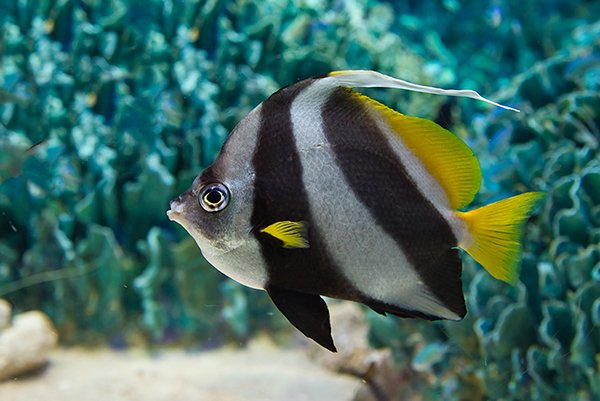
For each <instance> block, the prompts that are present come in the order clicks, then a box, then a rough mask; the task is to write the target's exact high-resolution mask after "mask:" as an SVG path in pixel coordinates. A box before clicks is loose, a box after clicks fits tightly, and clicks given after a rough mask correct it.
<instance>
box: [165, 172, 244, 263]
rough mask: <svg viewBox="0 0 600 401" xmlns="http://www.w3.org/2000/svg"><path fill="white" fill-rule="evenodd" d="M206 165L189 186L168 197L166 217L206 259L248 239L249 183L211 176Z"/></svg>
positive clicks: (227, 250)
mask: <svg viewBox="0 0 600 401" xmlns="http://www.w3.org/2000/svg"><path fill="white" fill-rule="evenodd" d="M213 172H214V170H213V169H212V168H209V169H207V170H205V171H204V172H203V173H201V174H200V175H198V176H197V177H196V179H195V180H194V182H193V183H192V185H191V187H190V188H189V189H188V190H187V191H185V192H184V193H182V194H181V195H179V196H178V197H176V198H175V199H173V200H171V202H170V204H169V206H170V209H169V210H168V211H167V216H168V217H169V219H170V220H171V221H174V222H176V223H178V224H180V225H181V226H182V227H183V228H184V229H185V230H186V231H187V232H188V233H189V234H190V235H191V236H192V237H193V238H194V240H195V241H196V243H197V244H198V246H199V248H200V250H201V251H202V253H203V254H204V256H205V257H207V259H209V258H211V257H213V258H214V257H218V256H220V255H222V254H224V253H227V252H230V251H232V250H234V249H235V248H237V247H239V246H241V245H242V244H243V243H244V241H247V240H249V239H250V238H249V237H250V234H251V233H250V231H251V230H250V227H249V225H248V224H247V223H245V222H246V221H248V218H247V215H248V213H250V212H251V210H252V207H251V203H250V201H249V198H250V196H249V195H250V194H249V193H248V192H249V188H250V187H251V185H249V184H251V183H249V182H245V180H244V179H241V180H240V179H237V180H227V179H224V177H223V178H221V177H215V176H214V175H213Z"/></svg>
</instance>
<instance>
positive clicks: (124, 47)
mask: <svg viewBox="0 0 600 401" xmlns="http://www.w3.org/2000/svg"><path fill="white" fill-rule="evenodd" d="M542 3H543V5H540V3H539V2H538V3H534V2H530V1H526V2H522V1H517V0H506V1H504V2H497V4H496V2H494V4H493V5H490V4H488V3H486V2H475V1H466V2H457V1H443V2H437V1H433V0H431V1H422V2H384V1H381V2H379V1H375V0H348V1H329V2H319V1H308V0H307V1H291V0H290V1H275V0H272V1H251V0H240V1H185V2H183V1H171V0H166V1H156V0H154V1H140V0H129V1H125V0H112V1H109V2H100V1H92V0H90V1H79V2H75V1H48V0H45V1H37V2H34V1H4V2H2V4H1V5H0V28H1V29H0V32H1V36H0V49H2V51H1V52H0V54H1V61H0V296H3V297H8V298H9V299H10V300H11V301H12V302H13V303H14V304H15V305H16V307H17V309H20V310H26V309H31V308H38V307H40V306H41V307H43V308H44V310H45V312H47V313H48V314H49V315H50V316H51V317H52V318H53V319H54V321H55V322H56V325H57V327H58V329H59V330H60V331H61V338H62V339H63V341H65V342H67V343H73V342H78V341H83V340H87V341H106V340H108V341H110V342H111V343H112V344H115V345H118V344H122V343H123V342H125V343H131V342H134V341H140V340H143V341H165V340H179V341H186V342H188V343H189V342H200V343H201V344H202V345H206V346H214V345H218V344H221V343H223V342H226V341H236V342H244V341H245V340H247V339H248V338H249V337H250V336H252V335H253V334H254V333H255V332H256V331H257V330H259V329H260V328H264V327H268V328H271V329H273V330H275V331H278V330H279V329H280V327H281V324H280V323H281V321H280V320H278V319H279V318H278V317H277V314H273V313H272V312H273V310H272V309H271V306H270V304H269V303H268V302H266V300H265V297H262V296H261V294H260V293H257V292H254V291H250V290H246V289H242V288H241V287H239V286H237V285H235V284H232V283H229V282H224V281H222V278H221V276H220V275H219V274H218V273H216V272H215V271H214V270H213V269H210V268H208V266H207V265H206V262H205V261H204V260H203V259H202V258H201V257H200V256H199V251H198V249H197V247H196V245H195V244H194V242H193V240H191V239H189V238H187V236H186V235H185V234H184V233H183V232H182V230H181V229H179V228H178V227H176V226H175V225H173V224H169V223H168V221H167V219H166V217H165V214H164V212H165V210H166V209H167V207H168V200H169V199H170V198H171V197H172V196H174V195H175V194H178V193H181V192H182V191H183V190H185V188H186V187H187V186H188V185H189V183H190V182H191V181H192V180H193V178H194V177H195V176H196V174H197V173H198V172H199V171H200V170H201V169H202V168H203V167H205V166H207V165H208V164H209V163H210V162H211V161H212V160H213V158H214V157H215V155H216V153H217V152H218V150H219V148H220V146H221V144H222V142H223V141H224V139H225V138H226V136H227V134H228V132H229V131H230V130H231V129H232V128H233V127H234V126H235V124H236V123H237V122H238V121H239V120H240V119H241V118H242V117H243V116H244V115H245V114H246V113H247V112H248V111H249V110H250V109H251V108H252V107H254V106H255V105H257V104H258V103H260V102H261V101H263V100H264V99H265V98H266V97H268V96H269V95H270V94H271V93H272V92H274V91H275V90H276V89H278V88H279V87H281V86H283V85H285V84H289V83H292V82H295V81H296V80H298V79H301V78H306V77H307V76H311V75H320V74H323V73H325V72H328V71H330V70H334V69H346V68H364V69H377V70H380V71H382V72H384V73H387V74H390V75H394V76H400V77H403V78H406V79H410V80H415V81H419V82H423V83H430V84H436V85H440V86H461V87H473V88H476V89H478V90H480V91H481V92H483V93H486V94H490V93H491V92H492V91H497V96H495V97H494V99H496V100H499V101H504V102H506V103H508V104H511V105H513V106H517V107H520V108H521V109H522V113H521V114H520V115H515V114H513V113H506V112H502V111H499V110H493V109H489V108H483V107H484V106H481V105H479V104H476V103H474V102H463V101H460V108H458V107H456V106H455V105H452V106H451V108H450V114H451V117H452V120H453V121H454V122H455V124H454V125H455V126H454V127H453V130H454V131H455V132H456V133H457V134H458V135H460V136H461V137H462V138H463V139H465V140H466V141H467V142H468V143H469V144H470V145H471V146H472V147H473V148H474V150H475V153H476V154H477V155H478V156H480V158H481V161H482V168H483V172H484V184H483V185H484V186H483V188H482V192H481V194H480V195H479V197H478V199H477V201H478V202H480V203H488V202H490V201H493V200H496V199H498V198H502V197H505V196H507V195H511V194H514V193H518V192H523V191H525V190H532V189H534V190H543V191H545V192H546V193H547V197H546V200H545V202H544V205H543V207H542V208H541V210H540V213H539V215H538V217H536V218H535V220H533V221H532V222H531V223H530V224H529V225H528V226H527V232H526V238H527V240H526V243H525V253H524V257H523V263H522V269H521V276H520V281H519V283H518V284H517V285H516V286H514V287H508V286H505V285H503V284H501V283H498V282H496V281H494V280H493V279H491V278H490V277H489V276H487V275H486V273H485V272H483V271H481V269H479V268H478V267H477V266H476V265H475V263H474V262H472V261H471V260H469V259H468V258H465V260H466V262H465V270H464V279H465V280H464V281H465V289H466V293H467V300H468V309H469V314H468V315H467V318H466V319H465V320H464V321H463V322H460V323H455V322H445V323H438V324H430V323H426V322H417V321H407V320H399V319H391V318H388V319H383V318H381V317H379V316H376V315H371V314H369V315H368V317H369V322H370V327H371V339H372V342H373V344H374V345H376V346H387V347H391V348H392V350H393V352H394V356H395V358H396V362H397V365H398V367H399V368H402V369H405V368H406V369H412V368H414V367H415V366H416V367H417V369H418V370H419V374H418V375H416V376H414V377H416V380H415V383H414V386H415V387H418V389H419V392H420V393H421V394H422V395H423V398H424V399H439V396H440V394H442V395H443V397H444V399H447V400H459V399H470V400H479V399H481V400H483V399H489V400H520V399H532V400H542V399H543V400H575V399H590V400H591V399H597V398H600V385H599V384H598V383H600V374H599V371H600V248H599V245H598V244H599V243H600V162H599V160H600V154H599V142H600V94H599V93H600V88H599V86H600V84H599V83H600V53H599V52H598V46H597V45H598V42H597V38H598V36H599V34H600V24H599V23H598V22H594V18H595V17H594V16H595V15H599V14H600V7H599V5H598V3H597V2H576V5H573V4H572V2H568V1H566V0H564V1H544V2H542ZM441 15H443V16H444V17H443V18H441V17H440V16H441ZM596 18H597V17H596ZM518 72H519V73H520V74H518V75H517V73H518ZM515 75H517V76H516V78H513V77H514V76H515ZM375 95H376V97H378V98H379V99H381V100H383V101H385V102H386V103H388V104H390V105H397V108H398V109H399V110H401V111H403V112H406V113H408V114H418V115H420V116H423V117H434V116H435V115H436V112H437V111H438V109H439V106H440V104H441V102H444V99H438V98H436V99H432V98H431V97H428V96H412V95H410V94H407V93H397V92H392V91H389V93H388V92H376V93H375ZM458 110H460V113H459V111H458ZM440 358H443V363H441V362H439V361H440V360H441V359H440Z"/></svg>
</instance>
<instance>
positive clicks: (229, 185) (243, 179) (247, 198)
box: [167, 107, 260, 286]
mask: <svg viewBox="0 0 600 401" xmlns="http://www.w3.org/2000/svg"><path fill="white" fill-rule="evenodd" d="M257 109H260V107H259V108H257ZM258 122H259V120H258V110H255V111H253V112H251V113H250V115H248V116H246V118H245V119H244V120H242V121H241V122H240V124H238V126H237V127H236V128H235V129H234V130H233V131H232V133H231V134H230V135H229V137H228V138H227V140H226V141H225V143H224V144H223V146H222V148H221V151H220V153H219V155H218V156H217V158H216V159H215V161H214V163H213V164H212V165H211V166H210V167H208V168H206V169H205V170H204V171H202V172H201V173H200V174H199V175H198V176H197V177H196V178H195V179H194V181H193V183H192V185H191V186H190V187H189V188H188V190H187V191H185V192H184V193H182V194H181V195H179V196H178V197H176V198H175V199H173V200H171V202H170V210H168V211H167V216H168V217H169V219H170V220H172V221H174V222H176V223H178V224H180V225H181V226H182V227H183V228H184V229H185V230H186V231H187V232H188V233H189V234H190V235H191V236H192V237H193V238H194V240H195V241H196V243H197V245H198V247H199V248H200V250H201V252H202V254H203V255H204V257H205V258H206V259H207V260H208V261H209V262H210V263H211V264H212V265H213V266H214V267H215V268H217V269H218V270H220V271H221V272H223V273H225V274H226V275H228V276H229V277H232V278H234V279H236V280H237V281H239V282H242V283H243V284H246V285H250V286H257V283H258V282H259V281H260V280H259V279H258V278H256V277H258V276H259V274H258V273H257V272H258V271H259V270H260V267H259V266H258V265H259V263H258V262H256V263H251V260H252V259H253V258H257V257H258V256H256V253H257V252H256V251H254V250H252V246H257V245H256V239H255V238H254V236H253V226H252V223H251V217H252V213H253V203H254V186H255V182H254V181H255V173H254V169H253V168H252V155H253V151H254V146H253V144H254V142H255V137H256V130H257V129H256V126H257V124H258ZM255 265H256V266H255ZM249 270H250V271H249Z"/></svg>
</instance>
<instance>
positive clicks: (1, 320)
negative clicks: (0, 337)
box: [0, 299, 12, 333]
mask: <svg viewBox="0 0 600 401" xmlns="http://www.w3.org/2000/svg"><path fill="white" fill-rule="evenodd" d="M11 313H12V308H11V307H10V304H9V303H8V301H6V300H4V299H0V333H2V331H3V330H5V329H7V328H8V327H9V326H10V314H11Z"/></svg>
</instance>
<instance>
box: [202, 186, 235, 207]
mask: <svg viewBox="0 0 600 401" xmlns="http://www.w3.org/2000/svg"><path fill="white" fill-rule="evenodd" d="M198 201H199V202H200V206H202V209H204V210H206V211H207V212H219V211H221V210H223V209H225V208H226V207H227V204H228V203H229V190H228V189H227V187H226V186H225V185H223V184H221V183H215V184H209V185H207V186H205V187H204V188H202V191H200V195H199V196H198Z"/></svg>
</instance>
